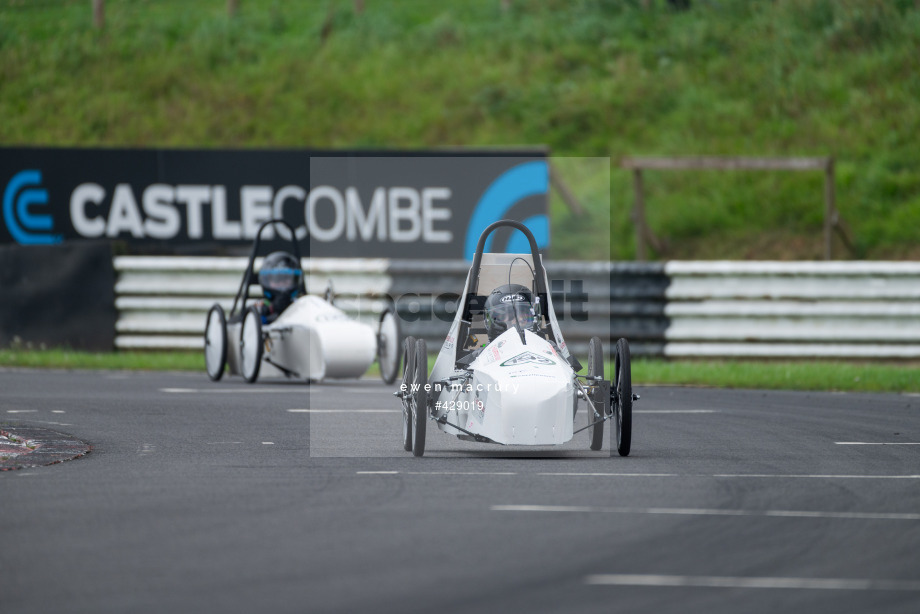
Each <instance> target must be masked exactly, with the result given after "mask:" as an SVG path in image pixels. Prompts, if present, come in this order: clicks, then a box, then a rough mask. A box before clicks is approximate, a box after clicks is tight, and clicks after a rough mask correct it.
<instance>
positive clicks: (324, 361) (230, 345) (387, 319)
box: [204, 220, 400, 384]
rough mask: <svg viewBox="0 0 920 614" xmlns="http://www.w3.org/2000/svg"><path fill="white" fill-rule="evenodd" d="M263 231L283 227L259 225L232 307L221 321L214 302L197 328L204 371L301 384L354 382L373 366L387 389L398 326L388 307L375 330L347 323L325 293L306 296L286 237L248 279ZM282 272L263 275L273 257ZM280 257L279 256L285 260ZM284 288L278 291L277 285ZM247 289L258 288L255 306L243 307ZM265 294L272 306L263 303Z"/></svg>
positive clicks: (395, 362)
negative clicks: (278, 249) (279, 249)
mask: <svg viewBox="0 0 920 614" xmlns="http://www.w3.org/2000/svg"><path fill="white" fill-rule="evenodd" d="M269 225H280V226H283V227H286V228H287V230H288V232H289V233H290V234H289V236H290V237H294V232H293V230H292V229H291V227H290V226H289V225H288V224H287V223H285V222H284V221H282V220H270V221H268V222H265V223H264V224H262V226H260V227H259V232H258V233H257V234H256V238H255V241H254V242H253V246H252V252H251V254H250V256H249V265H248V266H247V267H246V272H245V273H244V274H243V281H242V283H241V284H240V289H239V291H238V292H237V295H236V298H235V299H234V301H233V308H232V309H231V311H230V315H229V317H227V316H225V314H224V310H223V308H222V307H221V306H220V304H218V303H215V304H214V305H213V306H212V307H211V310H210V311H209V312H208V318H207V323H206V325H205V332H204V341H205V350H204V355H205V367H206V370H207V372H208V377H210V378H211V379H212V380H214V381H217V380H219V379H220V378H221V377H223V375H224V372H225V371H229V373H230V374H231V375H242V376H243V377H244V378H245V379H246V381H247V382H249V383H253V382H255V381H256V380H257V379H258V377H259V374H260V373H261V374H262V376H263V377H288V378H296V379H303V380H307V381H313V382H315V381H321V380H324V379H327V378H354V377H361V376H362V375H364V373H365V372H366V371H367V369H368V367H370V366H371V364H372V363H373V362H374V360H375V359H376V360H378V362H379V366H380V376H381V378H382V379H383V381H384V382H386V383H387V384H391V383H393V381H395V380H396V376H397V373H398V371H399V359H400V352H399V339H400V327H399V320H398V318H397V317H396V313H395V311H394V310H393V309H392V308H389V307H388V308H387V309H385V310H384V311H383V312H382V313H381V314H380V318H379V320H378V324H377V329H376V330H375V329H374V327H372V326H371V325H369V324H366V323H364V322H359V321H357V320H354V319H352V318H350V317H349V316H348V315H347V314H346V313H345V312H344V311H342V310H341V309H339V308H338V307H336V306H335V305H334V304H333V298H334V297H333V296H332V291H331V287H330V288H329V289H327V291H326V294H325V296H324V297H322V298H321V297H318V296H312V295H309V294H307V289H306V284H305V282H304V273H303V269H302V268H301V264H300V263H301V259H300V250H299V248H298V246H297V241H296V239H293V238H292V239H291V244H292V246H293V249H292V253H291V254H290V255H288V254H287V253H285V252H276V253H274V254H270V255H269V256H268V257H266V258H265V261H264V262H263V264H262V267H261V270H260V271H259V273H258V274H256V272H255V269H254V265H255V260H256V255H257V253H258V251H259V242H260V239H261V237H262V231H263V230H265V228H267V227H268V226H269ZM276 256H279V257H280V258H277V260H279V261H281V262H284V263H285V264H284V265H283V267H284V268H273V269H271V270H269V269H268V268H267V267H268V266H269V265H268V263H269V261H270V260H271V259H273V257H276ZM285 257H287V258H285ZM284 284H286V285H284ZM250 286H261V287H262V289H263V292H264V295H265V296H266V298H265V300H264V304H263V301H261V300H260V301H259V304H261V305H262V306H260V305H257V304H249V305H247V301H251V299H250V297H249V287H250ZM269 296H271V297H272V299H273V300H269V299H268V297H269Z"/></svg>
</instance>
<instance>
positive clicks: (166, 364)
mask: <svg viewBox="0 0 920 614" xmlns="http://www.w3.org/2000/svg"><path fill="white" fill-rule="evenodd" d="M582 362H583V363H584V364H587V359H583V360H582ZM433 364H434V356H431V357H429V368H430V366H431V365H433ZM0 367H29V368H46V369H124V370H138V371H197V372H200V373H201V375H202V377H206V376H205V374H204V358H203V356H202V354H201V353H200V352H107V353H93V352H76V351H69V350H25V349H13V350H9V349H8V350H0ZM605 373H606V374H607V376H608V377H610V375H611V374H612V373H613V368H612V365H610V364H608V365H607V366H606V371H605ZM917 373H918V368H917V366H916V365H913V364H899V363H892V364H868V363H867V364H861V363H852V362H829V361H800V362H775V361H747V360H745V361H740V360H739V361H727V360H707V361H695V360H694V361H690V360H684V361H672V360H661V359H653V358H634V359H633V372H632V374H633V375H632V376H633V384H634V386H637V387H641V386H651V385H661V384H666V385H688V386H714V387H719V388H756V389H773V390H777V389H783V390H835V391H846V392H901V393H903V392H912V393H920V378H918V377H917ZM377 374H378V371H377V365H376V364H375V365H373V366H372V367H371V369H370V371H369V372H368V375H369V376H372V377H376V376H377Z"/></svg>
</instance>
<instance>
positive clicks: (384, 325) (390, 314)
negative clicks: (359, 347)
mask: <svg viewBox="0 0 920 614" xmlns="http://www.w3.org/2000/svg"><path fill="white" fill-rule="evenodd" d="M399 337H400V330H399V318H397V317H396V312H395V311H393V309H392V308H390V307H387V308H386V309H385V310H384V311H383V313H382V314H380V324H379V326H378V327H377V364H378V366H379V367H380V377H381V379H383V383H385V384H392V383H393V382H394V381H396V375H397V373H399V353H400V352H399Z"/></svg>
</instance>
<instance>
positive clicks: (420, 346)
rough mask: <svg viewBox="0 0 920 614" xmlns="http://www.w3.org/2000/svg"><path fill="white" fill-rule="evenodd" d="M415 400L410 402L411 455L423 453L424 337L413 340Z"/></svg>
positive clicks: (425, 414)
mask: <svg viewBox="0 0 920 614" xmlns="http://www.w3.org/2000/svg"><path fill="white" fill-rule="evenodd" d="M413 361H414V363H415V365H414V366H415V378H414V381H413V384H414V386H413V387H414V388H415V389H416V391H415V402H414V403H413V404H412V455H413V456H422V455H423V454H425V430H426V428H427V427H428V391H427V390H425V386H426V385H427V384H428V348H426V347H425V340H424V339H416V341H415V356H414V358H413Z"/></svg>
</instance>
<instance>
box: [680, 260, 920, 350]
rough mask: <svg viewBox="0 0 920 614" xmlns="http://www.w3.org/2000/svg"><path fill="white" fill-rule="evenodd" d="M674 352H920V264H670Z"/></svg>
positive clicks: (707, 262) (708, 262)
mask: <svg viewBox="0 0 920 614" xmlns="http://www.w3.org/2000/svg"><path fill="white" fill-rule="evenodd" d="M665 273H666V274H667V276H668V278H669V280H670V284H669V285H668V288H667V290H666V292H665V295H666V297H667V303H666V306H665V315H666V316H667V317H668V319H669V325H668V327H667V330H666V332H665V339H666V341H665V345H664V354H665V356H682V357H698V356H723V357H763V358H777V357H779V358H782V357H827V358H860V359H867V358H871V359H876V358H878V359H886V358H890V359H913V358H920V263H915V262H710V261H702V262H687V261H683V262H677V261H676V262H668V263H667V264H666V265H665Z"/></svg>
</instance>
